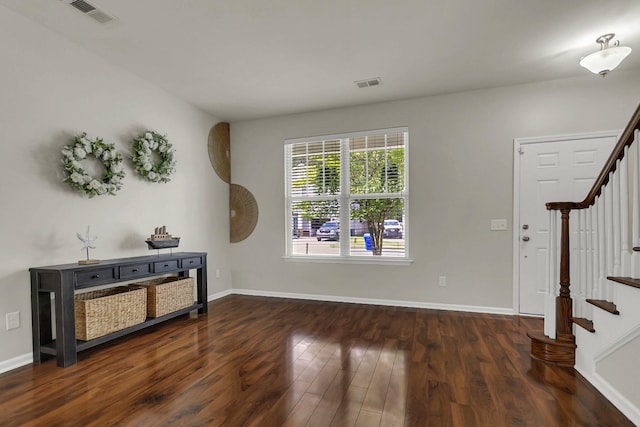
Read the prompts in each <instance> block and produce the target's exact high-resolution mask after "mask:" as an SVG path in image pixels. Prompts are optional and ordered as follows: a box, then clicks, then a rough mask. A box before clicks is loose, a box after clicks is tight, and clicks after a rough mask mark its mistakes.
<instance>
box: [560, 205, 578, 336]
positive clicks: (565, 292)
mask: <svg viewBox="0 0 640 427" xmlns="http://www.w3.org/2000/svg"><path fill="white" fill-rule="evenodd" d="M570 212H571V209H560V213H561V214H562V215H561V219H562V234H561V236H560V295H558V296H557V297H556V337H557V339H558V340H562V341H574V340H575V338H574V336H573V328H572V321H571V318H572V317H573V302H572V301H571V290H570V289H569V287H570V286H571V276H570V273H569V260H570V257H571V256H570V254H571V251H570V250H569V213H570Z"/></svg>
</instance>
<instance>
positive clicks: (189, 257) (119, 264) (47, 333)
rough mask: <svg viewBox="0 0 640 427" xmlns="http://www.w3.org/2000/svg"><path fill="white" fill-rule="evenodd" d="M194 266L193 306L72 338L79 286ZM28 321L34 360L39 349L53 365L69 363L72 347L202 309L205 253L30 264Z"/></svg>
mask: <svg viewBox="0 0 640 427" xmlns="http://www.w3.org/2000/svg"><path fill="white" fill-rule="evenodd" d="M189 270H196V271H197V277H196V278H197V301H196V302H195V303H194V305H193V306H191V307H187V308H183V309H182V310H178V311H175V312H173V313H169V314H167V315H164V316H162V317H158V318H154V319H147V321H145V322H143V323H141V324H139V325H134V326H132V327H130V328H127V329H123V330H121V331H117V332H114V333H112V334H109V335H105V336H102V337H99V338H96V339H94V340H91V341H76V329H75V312H74V294H75V291H76V290H78V289H86V288H91V287H94V286H100V285H108V284H111V283H118V282H124V281H128V280H136V279H143V278H146V277H151V276H159V275H163V274H167V273H177V275H179V276H182V277H188V276H189ZM29 272H30V273H31V321H32V327H33V361H34V363H40V361H41V360H42V358H43V355H45V357H46V355H50V356H55V357H56V359H57V364H58V366H62V367H65V366H69V365H73V364H75V363H76V361H77V353H78V352H79V351H82V350H86V349H88V348H91V347H94V346H96V345H99V344H102V343H105V342H107V341H110V340H113V339H116V338H119V337H121V336H123V335H126V334H129V333H131V332H135V331H138V330H140V329H144V328H147V327H149V326H152V325H155V324H157V323H160V322H163V321H165V320H169V319H172V318H174V317H177V316H180V315H183V314H186V313H189V312H190V311H193V310H198V313H206V312H207V254H206V252H180V253H174V254H162V255H149V256H141V257H134V258H121V259H111V260H107V261H101V262H100V264H92V265H78V264H62V265H52V266H48V267H38V268H30V269H29ZM51 293H53V294H54V296H55V307H54V308H53V310H54V312H55V328H56V339H55V340H54V339H53V329H52V320H51V314H52V312H51V309H52V307H51Z"/></svg>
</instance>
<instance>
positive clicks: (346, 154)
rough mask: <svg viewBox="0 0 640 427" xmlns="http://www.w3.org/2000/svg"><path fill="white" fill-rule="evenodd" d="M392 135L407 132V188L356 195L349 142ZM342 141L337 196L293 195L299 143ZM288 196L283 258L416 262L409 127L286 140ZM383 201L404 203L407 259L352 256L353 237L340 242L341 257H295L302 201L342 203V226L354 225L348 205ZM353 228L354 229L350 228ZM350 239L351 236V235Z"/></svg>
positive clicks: (298, 255) (286, 198)
mask: <svg viewBox="0 0 640 427" xmlns="http://www.w3.org/2000/svg"><path fill="white" fill-rule="evenodd" d="M392 133H395V134H397V133H404V134H405V136H404V147H403V148H404V153H403V154H404V156H403V160H404V162H403V163H404V168H403V189H402V191H400V192H392V193H391V192H386V193H364V194H352V193H351V188H350V187H351V182H350V179H351V177H350V164H351V161H350V153H351V150H350V147H349V140H350V139H351V138H357V137H368V136H379V135H383V134H392ZM335 140H339V141H340V190H339V191H338V192H337V194H322V195H314V196H296V195H293V191H292V189H293V187H292V178H293V173H292V166H291V161H290V160H291V149H290V147H291V146H293V145H294V144H297V143H309V142H321V141H322V142H327V141H335ZM284 163H285V164H284V173H285V177H284V178H285V179H284V181H285V182H284V187H285V188H284V194H285V197H284V199H285V255H284V256H283V258H284V259H285V260H290V261H309V262H334V263H356V264H370V263H372V264H397V265H408V264H410V263H411V262H412V260H411V259H410V257H409V247H410V245H409V235H410V233H409V128H408V127H407V126H401V127H392V128H383V129H373V130H367V131H358V132H345V133H338V134H328V135H318V136H310V137H302V138H290V139H285V141H284ZM379 198H387V199H391V198H399V199H402V201H403V209H402V210H403V214H404V218H403V221H402V227H403V238H404V243H405V249H404V255H403V256H389V255H386V256H385V255H384V253H383V255H379V256H378V255H375V256H374V255H372V254H367V255H366V256H362V255H353V254H351V253H350V242H349V238H346V239H343V238H341V239H340V240H339V242H340V248H339V253H338V255H321V254H313V255H308V254H294V253H293V241H294V238H293V215H292V214H291V213H292V212H293V208H292V206H293V204H294V203H296V202H300V201H305V200H309V201H313V200H318V201H320V200H334V199H335V200H338V203H339V206H340V210H339V217H338V218H339V219H338V221H339V222H340V223H341V224H349V225H350V219H351V218H350V216H351V212H350V211H351V209H343V207H344V206H351V203H352V201H353V200H362V199H379ZM349 229H350V226H349ZM347 237H350V233H348V234H347Z"/></svg>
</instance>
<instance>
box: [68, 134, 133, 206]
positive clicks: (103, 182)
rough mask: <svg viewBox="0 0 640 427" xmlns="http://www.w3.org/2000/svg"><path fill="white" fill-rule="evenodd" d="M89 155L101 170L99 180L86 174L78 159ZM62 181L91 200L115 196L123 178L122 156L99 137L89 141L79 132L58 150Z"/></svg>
mask: <svg viewBox="0 0 640 427" xmlns="http://www.w3.org/2000/svg"><path fill="white" fill-rule="evenodd" d="M90 156H93V157H95V158H96V159H97V160H99V161H101V162H102V164H103V165H104V168H105V171H104V175H103V176H102V177H101V178H96V177H93V176H91V175H89V174H88V173H87V171H86V170H85V169H84V167H83V165H82V160H84V159H86V158H87V157H90ZM62 164H63V165H64V181H66V182H68V183H69V185H71V187H73V188H74V189H75V190H76V191H78V192H79V193H81V194H82V195H85V196H89V197H93V196H98V195H102V194H111V195H115V193H116V191H118V190H119V189H120V188H122V179H123V178H124V169H123V158H122V154H120V153H119V152H117V151H116V149H115V145H114V144H108V143H106V142H104V141H103V140H102V138H95V139H90V138H87V134H86V133H85V132H83V133H82V134H81V135H78V136H76V137H75V138H74V143H73V144H71V145H65V146H64V148H63V149H62Z"/></svg>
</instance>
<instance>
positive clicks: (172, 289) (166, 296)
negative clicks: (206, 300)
mask: <svg viewBox="0 0 640 427" xmlns="http://www.w3.org/2000/svg"><path fill="white" fill-rule="evenodd" d="M135 285H136V286H144V287H145V288H147V316H148V317H160V316H164V315H165V314H167V313H171V312H174V311H176V310H180V309H181V308H186V307H190V306H192V305H193V278H191V277H175V276H174V277H161V278H158V279H151V280H147V281H144V282H138V283H135Z"/></svg>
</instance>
